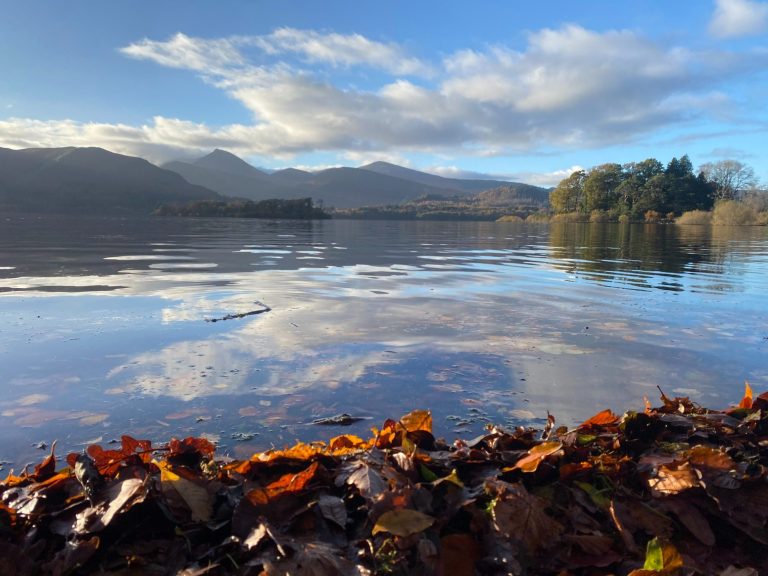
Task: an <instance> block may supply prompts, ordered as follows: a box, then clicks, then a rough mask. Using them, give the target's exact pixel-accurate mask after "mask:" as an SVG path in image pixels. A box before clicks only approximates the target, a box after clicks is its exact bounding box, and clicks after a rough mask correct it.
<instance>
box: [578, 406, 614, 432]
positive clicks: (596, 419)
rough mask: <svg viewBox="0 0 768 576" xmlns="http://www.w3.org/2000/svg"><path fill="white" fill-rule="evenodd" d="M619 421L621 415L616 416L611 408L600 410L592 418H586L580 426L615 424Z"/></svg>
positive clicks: (590, 426)
mask: <svg viewBox="0 0 768 576" xmlns="http://www.w3.org/2000/svg"><path fill="white" fill-rule="evenodd" d="M618 421H619V417H618V416H616V414H614V413H613V412H611V411H610V410H607V409H606V410H603V411H602V412H598V413H597V414H595V415H594V416H592V418H590V419H589V420H586V421H585V422H583V423H582V424H581V426H579V428H593V427H598V426H613V425H614V424H616V423H617V422H618Z"/></svg>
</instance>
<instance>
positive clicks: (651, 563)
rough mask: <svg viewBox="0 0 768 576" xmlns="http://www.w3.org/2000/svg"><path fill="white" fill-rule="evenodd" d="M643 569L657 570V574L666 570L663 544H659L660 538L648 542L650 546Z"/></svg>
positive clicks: (647, 549) (646, 551)
mask: <svg viewBox="0 0 768 576" xmlns="http://www.w3.org/2000/svg"><path fill="white" fill-rule="evenodd" d="M643 569H645V570H655V571H657V572H661V571H662V570H664V553H663V552H662V550H661V542H659V539H658V538H654V539H653V540H649V541H648V546H647V547H646V549H645V564H643Z"/></svg>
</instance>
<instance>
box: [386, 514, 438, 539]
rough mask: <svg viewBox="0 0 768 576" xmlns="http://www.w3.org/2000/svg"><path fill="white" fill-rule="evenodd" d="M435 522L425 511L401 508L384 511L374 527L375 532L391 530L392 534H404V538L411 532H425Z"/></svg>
mask: <svg viewBox="0 0 768 576" xmlns="http://www.w3.org/2000/svg"><path fill="white" fill-rule="evenodd" d="M434 522H435V519H434V518H432V517H431V516H427V515H426V514H424V513H423V512H419V511H418V510H409V509H407V508H400V509H397V510H390V511H389V512H384V514H382V515H381V516H379V519H378V520H377V521H376V525H375V526H374V527H373V534H378V533H379V532H389V533H390V534H394V535H395V536H402V537H403V538H404V537H406V536H410V535H411V534H418V533H419V532H423V531H424V530H426V529H427V528H429V527H430V526H432V524H434Z"/></svg>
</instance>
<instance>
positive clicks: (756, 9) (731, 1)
mask: <svg viewBox="0 0 768 576" xmlns="http://www.w3.org/2000/svg"><path fill="white" fill-rule="evenodd" d="M716 3H717V6H716V8H715V13H714V14H713V15H712V20H711V21H710V23H709V31H710V33H711V34H713V35H714V36H717V37H718V38H736V37H741V36H755V35H757V34H762V33H764V32H766V31H767V30H768V3H766V2H755V1H753V0H716Z"/></svg>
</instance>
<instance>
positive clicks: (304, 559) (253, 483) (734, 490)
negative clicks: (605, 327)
mask: <svg viewBox="0 0 768 576" xmlns="http://www.w3.org/2000/svg"><path fill="white" fill-rule="evenodd" d="M661 399H662V402H663V405H662V406H660V407H658V408H651V407H650V405H648V402H647V401H646V405H647V406H646V409H645V411H644V412H628V413H626V414H625V415H624V416H622V417H618V416H616V415H614V414H612V413H611V412H610V411H608V410H605V411H603V412H600V413H599V414H597V415H595V416H594V417H593V418H590V419H589V420H587V421H586V422H584V423H583V424H581V425H580V426H578V427H577V428H575V429H572V430H568V429H566V428H562V427H561V428H555V424H554V422H555V420H554V418H552V417H550V418H549V420H548V424H547V426H546V427H545V429H544V430H534V429H530V428H527V429H523V428H518V429H516V430H502V429H500V428H489V429H488V431H487V433H486V434H484V435H483V436H481V437H479V438H476V439H474V440H471V441H461V440H459V441H456V442H454V443H453V445H448V444H446V443H445V442H443V441H441V440H438V439H436V438H435V437H434V436H433V434H432V418H431V415H430V413H429V412H427V411H414V412H411V413H410V414H407V415H406V416H404V417H402V418H400V419H399V420H397V421H395V420H387V421H386V422H384V425H383V426H382V428H381V429H380V430H376V429H374V430H373V436H372V437H371V438H370V439H369V440H363V439H361V438H358V437H356V436H352V435H342V436H338V437H336V438H333V439H332V440H330V442H328V443H323V442H318V443H312V444H302V443H300V444H297V445H295V446H293V447H292V448H288V449H285V450H270V451H267V452H263V453H259V454H255V455H253V456H252V457H251V458H250V459H249V460H246V461H226V460H223V459H215V458H214V446H213V445H212V444H211V443H210V442H208V441H207V440H205V439H201V438H187V439H185V440H172V441H171V442H170V443H169V444H168V445H165V446H162V447H153V446H151V444H150V443H149V442H148V441H141V440H135V439H133V438H130V437H128V436H124V437H123V439H122V446H121V448H120V449H118V450H104V449H102V448H101V447H100V446H97V445H92V446H90V447H89V448H88V449H87V450H86V452H85V453H83V454H70V455H69V456H68V457H67V464H68V466H67V467H65V468H62V469H61V470H58V471H57V469H56V460H55V456H54V454H53V452H52V453H51V455H50V456H49V457H48V458H46V459H45V460H44V461H43V462H42V463H41V464H40V465H38V466H37V467H35V469H34V471H31V472H30V471H24V472H22V473H21V474H20V475H19V476H15V475H13V474H11V475H9V476H8V478H6V479H5V480H4V481H2V482H1V483H0V495H1V499H0V574H2V575H4V576H12V575H16V574H18V575H26V574H56V575H59V574H148V575H153V574H158V575H159V574H185V575H197V574H212V575H213V574H254V575H257V574H266V575H287V574H290V575H312V576H326V575H332V574H424V575H427V574H435V575H456V576H463V575H472V574H560V575H567V574H595V575H599V574H632V575H635V576H638V575H644V574H663V575H669V576H671V575H674V574H724V575H728V576H748V575H756V574H758V571H760V570H761V569H762V570H763V571H765V572H762V573H768V473H767V470H768V468H767V466H768V393H766V394H763V395H761V396H759V397H757V398H754V400H753V398H752V392H751V390H750V389H749V387H747V393H746V395H745V397H744V399H743V400H742V401H741V403H740V404H739V406H738V407H734V408H731V409H729V410H726V411H714V410H708V409H705V408H702V407H700V406H698V405H696V404H695V403H693V402H691V401H690V400H689V399H687V398H674V399H670V398H668V397H666V396H665V395H664V394H662V397H661Z"/></svg>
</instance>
